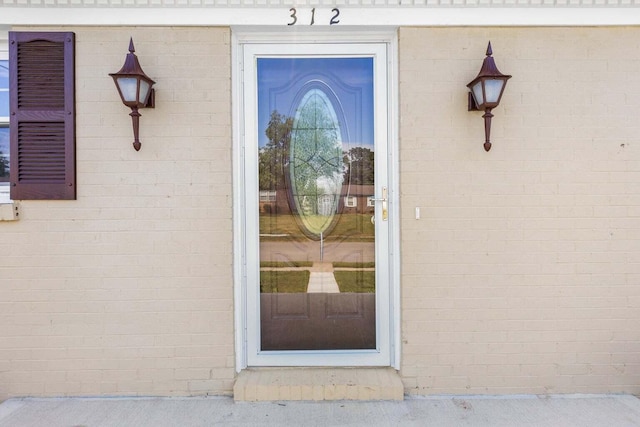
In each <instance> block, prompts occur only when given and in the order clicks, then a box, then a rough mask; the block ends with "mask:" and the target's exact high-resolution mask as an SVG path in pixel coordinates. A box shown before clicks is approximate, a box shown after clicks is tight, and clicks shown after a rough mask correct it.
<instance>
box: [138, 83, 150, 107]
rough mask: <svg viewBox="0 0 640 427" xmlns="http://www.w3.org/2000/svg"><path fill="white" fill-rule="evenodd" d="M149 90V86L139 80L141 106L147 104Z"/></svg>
mask: <svg viewBox="0 0 640 427" xmlns="http://www.w3.org/2000/svg"><path fill="white" fill-rule="evenodd" d="M150 88H151V85H150V84H149V82H147V81H145V80H140V103H141V104H146V103H147V98H149V89H150Z"/></svg>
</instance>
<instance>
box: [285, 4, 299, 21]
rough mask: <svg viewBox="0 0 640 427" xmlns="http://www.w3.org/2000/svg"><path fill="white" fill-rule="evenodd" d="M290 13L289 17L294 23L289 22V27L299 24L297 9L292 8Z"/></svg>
mask: <svg viewBox="0 0 640 427" xmlns="http://www.w3.org/2000/svg"><path fill="white" fill-rule="evenodd" d="M289 12H291V15H289V16H290V17H291V18H292V19H293V21H291V22H289V23H288V24H287V25H295V24H296V22H298V17H297V16H296V12H297V11H296V8H295V7H292V8H291V9H289Z"/></svg>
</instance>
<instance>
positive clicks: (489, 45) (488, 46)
mask: <svg viewBox="0 0 640 427" xmlns="http://www.w3.org/2000/svg"><path fill="white" fill-rule="evenodd" d="M132 43H133V42H132ZM491 55H493V51H492V50H491V42H489V44H488V45H487V56H491Z"/></svg>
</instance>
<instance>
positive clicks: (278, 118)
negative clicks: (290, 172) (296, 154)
mask: <svg viewBox="0 0 640 427" xmlns="http://www.w3.org/2000/svg"><path fill="white" fill-rule="evenodd" d="M292 127H293V118H292V117H286V116H284V115H282V114H279V113H278V112H277V111H273V112H272V113H271V118H270V119H269V125H268V126H267V129H266V130H265V134H266V135H267V138H269V142H268V143H267V145H265V146H264V147H262V148H261V149H260V151H259V154H258V171H259V186H260V190H276V189H282V188H284V187H285V177H284V174H285V170H286V166H287V164H288V163H289V143H290V142H291V128H292Z"/></svg>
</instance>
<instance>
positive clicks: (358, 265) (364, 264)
mask: <svg viewBox="0 0 640 427" xmlns="http://www.w3.org/2000/svg"><path fill="white" fill-rule="evenodd" d="M375 266H376V263H375V262H338V261H336V262H334V263H333V268H375Z"/></svg>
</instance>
